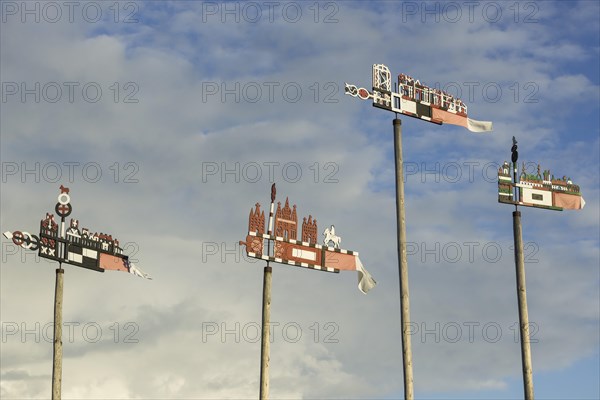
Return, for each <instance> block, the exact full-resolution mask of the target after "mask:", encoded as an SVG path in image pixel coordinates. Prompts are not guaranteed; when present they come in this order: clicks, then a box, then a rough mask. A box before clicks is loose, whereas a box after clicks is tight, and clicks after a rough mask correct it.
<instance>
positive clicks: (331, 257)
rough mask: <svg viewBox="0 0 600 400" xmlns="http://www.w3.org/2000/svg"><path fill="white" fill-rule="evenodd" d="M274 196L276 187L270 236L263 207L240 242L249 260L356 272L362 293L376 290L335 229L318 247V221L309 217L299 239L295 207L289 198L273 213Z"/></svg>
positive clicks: (254, 214) (254, 212)
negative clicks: (344, 246) (342, 246)
mask: <svg viewBox="0 0 600 400" xmlns="http://www.w3.org/2000/svg"><path fill="white" fill-rule="evenodd" d="M275 193H276V189H275V184H273V186H272V187H271V210H270V213H269V225H268V232H267V233H265V213H264V211H262V210H261V209H260V203H256V205H255V207H254V208H252V209H251V210H250V217H249V221H248V236H246V241H245V242H244V241H240V245H244V246H246V254H247V255H248V257H253V258H258V259H260V260H265V261H272V262H276V263H280V264H288V265H293V266H296V267H303V268H308V269H314V270H318V271H325V272H333V273H339V272H340V271H341V270H350V271H357V272H358V281H359V282H358V288H359V290H360V291H361V292H363V293H367V292H368V291H369V290H370V289H371V288H373V287H374V286H375V281H374V280H373V278H372V277H371V275H370V274H369V273H368V272H367V270H366V269H365V268H364V266H363V265H362V263H361V261H360V259H359V258H358V252H356V251H351V250H344V249H342V248H340V243H341V241H342V238H341V237H339V236H338V235H336V233H335V226H334V225H331V226H329V227H327V228H326V229H325V231H324V232H323V236H324V238H323V242H322V243H321V244H319V243H318V227H317V220H316V219H313V217H312V215H309V216H308V218H306V217H304V218H303V220H302V226H301V237H300V238H298V216H297V211H296V205H293V206H292V207H290V203H289V199H287V198H286V200H285V205H284V206H283V207H282V206H281V202H278V203H277V210H276V211H275V212H274V208H275ZM273 214H274V215H273ZM273 225H274V227H275V230H274V232H273V230H272V228H273ZM265 242H266V243H265ZM265 244H266V245H265Z"/></svg>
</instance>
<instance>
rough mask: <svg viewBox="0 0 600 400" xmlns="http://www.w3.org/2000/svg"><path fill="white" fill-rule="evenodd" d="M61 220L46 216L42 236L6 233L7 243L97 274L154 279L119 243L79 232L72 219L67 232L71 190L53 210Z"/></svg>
mask: <svg viewBox="0 0 600 400" xmlns="http://www.w3.org/2000/svg"><path fill="white" fill-rule="evenodd" d="M54 211H55V212H56V215H58V216H59V217H60V225H59V223H57V222H56V220H55V217H54V214H51V213H46V217H45V218H44V219H43V220H41V222H40V233H39V235H35V234H30V233H29V232H26V231H14V232H12V233H11V232H4V236H5V237H6V238H7V239H12V241H13V243H14V244H15V245H17V246H21V247H22V248H24V249H27V250H32V251H38V255H39V256H40V257H42V258H47V259H49V260H53V261H58V262H59V263H61V264H62V263H64V264H71V265H75V266H77V267H82V268H87V269H91V270H94V271H98V272H104V271H105V270H115V271H124V272H129V273H131V274H134V275H137V276H140V277H143V278H147V279H151V278H150V277H149V276H148V275H147V274H145V273H143V272H142V271H141V270H140V269H139V268H137V267H136V266H135V265H134V264H133V263H132V262H130V261H129V257H128V256H126V255H124V254H123V249H122V248H121V247H119V241H118V240H117V239H116V238H113V237H112V235H109V234H105V233H97V232H96V233H92V232H90V231H89V229H87V228H82V229H79V220H77V219H73V218H71V221H70V224H69V227H68V228H66V229H65V227H66V226H65V220H66V218H67V217H68V216H69V215H71V212H72V211H73V207H72V206H71V196H70V195H69V188H66V187H64V186H62V185H61V187H60V194H59V195H58V202H57V203H56V206H55V207H54Z"/></svg>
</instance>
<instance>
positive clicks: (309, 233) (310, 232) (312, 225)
mask: <svg viewBox="0 0 600 400" xmlns="http://www.w3.org/2000/svg"><path fill="white" fill-rule="evenodd" d="M317 232H318V229H317V220H316V219H314V220H313V219H312V215H309V216H308V221H306V217H304V219H303V221H302V241H303V242H307V243H313V244H314V243H317Z"/></svg>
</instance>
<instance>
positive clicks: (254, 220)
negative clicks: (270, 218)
mask: <svg viewBox="0 0 600 400" xmlns="http://www.w3.org/2000/svg"><path fill="white" fill-rule="evenodd" d="M248 231H250V232H257V233H258V234H259V235H262V234H263V233H264V232H265V212H264V211H261V210H260V204H259V203H256V209H253V208H251V209H250V216H249V217H248Z"/></svg>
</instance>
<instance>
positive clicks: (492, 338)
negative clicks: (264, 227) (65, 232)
mask: <svg viewBox="0 0 600 400" xmlns="http://www.w3.org/2000/svg"><path fill="white" fill-rule="evenodd" d="M0 4H1V18H2V20H1V25H0V26H1V29H0V46H1V47H0V67H1V71H0V75H1V76H0V78H1V79H0V80H1V82H2V100H1V103H0V106H1V111H0V133H1V134H0V147H1V149H0V156H1V165H2V182H1V194H0V198H1V218H0V228H1V230H2V231H3V232H4V231H7V230H9V231H15V230H21V231H29V232H32V233H33V232H36V229H37V226H38V225H37V224H38V223H39V220H41V219H42V218H44V217H45V215H46V212H52V210H53V209H54V205H55V204H56V200H55V196H57V195H58V194H59V186H60V185H64V186H67V187H69V188H70V196H71V204H72V206H73V213H72V215H71V217H74V218H77V219H79V223H80V226H82V227H87V228H89V229H90V230H93V231H98V232H105V233H110V234H112V235H113V236H114V237H117V238H118V239H119V240H120V242H121V244H124V246H123V247H124V250H125V252H126V253H127V254H128V255H129V256H130V258H131V259H132V260H133V261H134V262H135V263H136V265H137V266H138V267H139V268H141V269H142V270H143V271H144V272H146V273H148V274H150V275H151V276H152V278H153V279H152V280H145V279H141V278H137V277H134V276H132V275H128V274H124V273H121V272H114V271H108V272H106V273H102V274H99V273H97V272H94V271H89V270H84V269H81V268H77V267H74V266H69V265H66V266H65V276H64V307H63V320H64V322H65V325H64V328H63V329H64V333H63V344H64V347H63V351H64V359H63V381H62V393H63V398H65V399H82V398H90V399H159V398H160V399H249V398H256V397H257V396H258V389H259V366H260V336H259V327H260V322H261V296H262V281H263V275H262V269H263V268H262V267H263V266H264V262H262V261H258V260H254V259H250V258H248V257H246V256H245V250H244V248H243V247H241V246H240V245H239V243H238V242H239V241H240V240H243V239H244V238H245V235H246V232H247V221H248V219H247V218H248V213H249V211H250V208H251V207H253V206H254V205H255V204H256V203H257V202H258V203H260V204H261V205H262V207H263V209H264V208H267V207H268V203H269V200H270V187H271V184H272V183H276V185H277V201H281V202H282V203H283V202H284V201H285V200H286V198H289V200H290V203H291V204H296V205H297V210H298V215H299V217H300V218H301V217H303V216H308V215H312V216H313V217H315V218H317V220H318V224H319V225H318V227H319V233H320V232H322V231H323V230H324V228H325V227H326V226H329V225H331V224H335V227H336V234H338V235H339V236H341V237H342V247H343V248H346V249H349V250H353V251H358V252H359V253H360V257H361V260H362V262H363V264H364V265H365V267H366V268H367V269H368V270H369V272H370V273H371V274H372V275H373V277H374V278H375V280H376V281H377V283H378V284H377V286H376V287H375V288H374V289H373V290H371V291H370V292H369V293H368V294H366V295H364V294H362V293H361V292H360V291H359V290H358V289H357V287H356V285H357V278H356V273H354V272H348V271H343V272H342V273H340V274H329V273H323V272H319V271H310V270H306V269H302V268H296V267H293V266H286V265H280V264H274V265H272V266H273V286H272V307H271V320H272V322H273V331H272V338H273V342H272V344H271V364H270V365H271V367H270V387H271V388H270V394H271V397H272V398H274V399H342V398H343V399H400V398H402V397H403V382H402V351H401V341H400V334H401V330H400V318H399V317H400V300H399V288H398V283H399V278H398V258H397V251H396V247H397V242H396V218H395V186H394V185H395V178H394V154H393V135H392V134H393V132H392V119H393V117H394V115H393V114H391V113H389V112H386V111H384V110H380V109H376V108H374V107H372V106H371V105H370V104H369V102H367V101H362V100H359V99H357V98H353V97H350V96H346V95H344V83H350V84H354V85H357V86H359V87H365V88H367V89H370V86H371V68H372V65H373V64H380V63H381V64H385V65H387V66H388V67H389V68H390V70H391V72H392V76H393V77H394V78H393V79H394V80H395V76H396V75H398V74H400V73H405V74H408V75H411V76H413V77H415V78H417V79H419V80H420V81H421V82H423V83H426V84H428V85H429V86H432V87H438V88H440V89H444V90H446V91H448V92H449V93H451V94H453V95H455V96H457V97H460V98H462V99H463V101H464V102H465V103H466V104H467V105H468V107H469V117H471V118H474V119H477V120H486V121H492V122H493V125H494V130H493V132H492V133H487V134H474V133H470V132H469V131H467V130H466V129H464V128H461V127H458V126H452V125H442V126H438V125H435V124H430V123H428V122H425V121H422V120H417V119H412V118H409V117H402V118H401V119H402V141H403V156H404V169H405V176H404V181H405V204H406V232H407V253H408V268H409V287H410V315H411V325H410V326H411V340H412V352H413V365H414V370H413V373H414V391H415V398H418V399H519V398H523V384H522V373H521V357H520V344H519V340H518V308H517V296H516V286H515V285H516V283H515V279H516V278H515V267H514V254H513V247H512V243H513V236H512V218H511V212H512V207H509V206H507V205H503V204H499V203H498V202H497V177H496V171H497V168H498V166H499V165H500V164H502V163H503V162H504V161H507V160H509V159H510V148H511V144H512V142H511V138H512V136H516V138H517V140H518V146H519V161H523V162H525V163H526V166H527V168H528V169H529V170H530V171H531V172H533V171H534V169H535V168H536V166H537V164H538V163H539V164H541V167H542V169H550V170H551V171H552V173H553V174H555V175H557V176H563V175H565V176H569V177H571V178H572V180H573V181H574V182H575V183H576V184H578V185H579V186H580V187H581V191H582V193H583V196H584V198H585V201H586V206H585V208H584V209H583V210H580V211H563V212H556V211H548V210H540V209H533V208H522V210H521V212H522V224H523V241H524V243H525V248H524V254H525V269H526V274H527V301H528V309H529V319H530V322H531V332H532V344H531V351H532V363H533V382H534V388H535V394H536V398H538V399H597V398H599V397H600V387H599V386H600V383H599V380H598V376H599V375H600V368H599V364H600V345H599V343H600V293H599V288H600V267H599V265H600V207H599V183H598V175H599V172H598V171H599V169H600V160H599V154H600V135H599V128H600V127H599V120H600V118H599V110H600V90H599V85H600V77H599V72H598V71H599V70H600V54H599V49H600V45H599V43H600V27H599V24H600V22H599V21H600V6H599V3H598V2H594V1H579V2H575V1H574V2H551V1H541V2H531V1H527V2H517V1H511V2H485V1H477V2H461V1H458V2H418V1H417V2H413V1H380V2H378V1H374V2H355V1H340V2H336V1H322V2H283V1H282V2H260V1H259V2H245V3H242V2H227V3H218V2H196V1H170V2H161V1H152V2H132V1H129V2H128V1H123V2H97V1H96V2H94V1H92V2H79V1H75V2H62V1H57V2H35V1H30V2H13V1H2V2H1V3H0ZM1 258H2V263H1V267H0V278H1V282H0V301H1V304H0V320H1V323H2V340H1V343H0V346H1V347H0V396H1V397H2V398H3V399H38V398H48V396H49V394H50V390H51V371H52V321H53V296H54V279H55V269H56V268H57V265H56V264H53V263H50V262H48V261H47V260H45V259H40V258H39V257H38V256H37V255H36V254H35V253H33V252H31V251H27V250H25V249H21V248H17V247H16V246H14V245H13V244H12V242H11V241H9V240H7V239H5V238H2V254H1Z"/></svg>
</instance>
